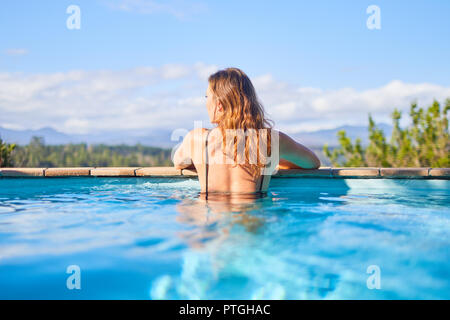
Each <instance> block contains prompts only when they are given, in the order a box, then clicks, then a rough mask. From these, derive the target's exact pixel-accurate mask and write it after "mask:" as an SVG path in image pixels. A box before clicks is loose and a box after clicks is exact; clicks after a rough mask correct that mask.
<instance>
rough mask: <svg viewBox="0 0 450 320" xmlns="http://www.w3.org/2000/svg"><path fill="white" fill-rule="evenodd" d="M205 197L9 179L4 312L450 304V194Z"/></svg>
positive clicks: (75, 181) (393, 183) (1, 287)
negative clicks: (21, 304)
mask: <svg viewBox="0 0 450 320" xmlns="http://www.w3.org/2000/svg"><path fill="white" fill-rule="evenodd" d="M199 191H200V186H199V183H198V181H197V179H196V178H195V177H191V178H184V179H180V178H143V177H137V178H136V177H132V178H117V177H67V178H1V179H0V298H1V299H416V298H417V299H450V249H449V248H450V239H449V230H450V210H449V195H450V181H449V180H422V179H321V178H300V179H297V178H278V179H272V181H271V186H270V188H269V192H268V196H267V197H266V198H264V199H256V200H251V201H247V200H242V201H241V200H233V201H228V202H224V201H222V202H221V201H216V202H214V201H212V202H211V203H208V204H205V203H204V202H203V201H202V200H201V199H199V197H198V193H199ZM69 266H77V267H79V272H78V271H77V272H78V273H77V272H74V271H73V270H74V269H73V267H71V268H69ZM75 273H77V276H78V278H77V280H76V281H78V284H80V289H77V288H75V289H73V287H72V289H69V285H68V278H69V277H71V276H72V275H75ZM72 280H73V278H72ZM73 283H75V282H73ZM374 286H375V287H374Z"/></svg>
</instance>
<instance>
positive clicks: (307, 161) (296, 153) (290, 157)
mask: <svg viewBox="0 0 450 320" xmlns="http://www.w3.org/2000/svg"><path fill="white" fill-rule="evenodd" d="M279 143H280V162H279V169H291V168H292V169H293V168H298V167H300V168H303V169H317V168H319V167H320V160H319V158H318V157H317V156H316V154H315V153H314V152H313V151H312V150H310V149H308V148H307V147H305V146H304V145H302V144H301V143H298V142H296V141H295V140H294V139H292V138H291V137H289V136H288V135H287V134H285V133H283V132H281V131H279ZM292 164H294V166H292Z"/></svg>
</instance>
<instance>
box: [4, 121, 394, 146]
mask: <svg viewBox="0 0 450 320" xmlns="http://www.w3.org/2000/svg"><path fill="white" fill-rule="evenodd" d="M377 126H378V128H380V129H382V130H383V131H384V133H385V136H386V137H390V135H391V132H392V126H391V125H389V124H384V123H380V124H377ZM339 130H345V131H346V133H347V136H348V137H350V138H351V139H352V141H354V140H355V139H356V138H357V137H359V138H361V141H362V144H363V145H367V143H368V127H367V126H351V125H344V126H340V127H336V128H334V129H326V130H317V131H313V132H298V133H295V134H290V136H292V137H293V138H295V139H296V140H297V141H299V142H300V143H302V144H304V145H306V146H308V147H315V148H317V147H320V148H321V147H322V146H323V145H324V144H325V143H328V145H329V146H330V147H333V146H337V145H338V141H337V132H338V131H339ZM171 134H172V130H154V131H150V132H147V133H144V134H143V133H142V130H126V131H124V130H122V131H119V130H116V131H108V132H102V133H98V134H65V133H62V132H59V131H56V130H55V129H53V128H51V127H44V128H41V129H38V130H12V129H6V128H2V127H0V138H1V139H3V140H4V141H6V142H7V143H16V144H19V145H25V144H28V143H29V142H30V139H31V138H32V137H33V136H39V137H43V138H44V143H45V144H47V145H55V144H67V143H86V144H88V145H91V144H100V143H103V144H107V145H118V144H128V145H135V144H137V143H140V144H142V145H146V146H153V147H161V148H171V147H173V146H174V145H175V144H177V143H178V142H176V141H171V140H170V136H171Z"/></svg>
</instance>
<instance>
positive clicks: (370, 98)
mask: <svg viewBox="0 0 450 320" xmlns="http://www.w3.org/2000/svg"><path fill="white" fill-rule="evenodd" d="M253 83H254V85H255V87H256V90H257V93H258V96H259V97H260V100H261V101H262V102H263V105H264V106H265V108H266V110H267V111H268V113H269V115H270V116H271V117H272V119H273V120H275V122H276V123H277V124H278V125H279V126H280V127H283V128H291V130H292V131H293V132H296V131H297V132H298V131H311V130H314V129H317V130H318V129H329V128H332V127H333V126H334V127H336V126H339V125H343V124H353V125H367V124H368V121H367V118H368V113H369V112H370V113H371V114H372V116H373V118H374V119H375V120H376V121H382V122H390V121H391V120H390V119H391V117H390V114H391V113H392V111H393V110H394V108H398V109H399V110H401V111H403V115H404V116H403V117H402V121H403V122H402V124H405V121H406V120H408V116H407V114H408V113H409V107H410V104H411V102H413V101H414V100H416V101H417V102H418V103H419V106H420V107H426V106H428V104H429V103H431V102H432V101H433V99H436V100H438V101H439V102H444V101H445V99H446V98H448V97H450V88H449V87H443V86H439V85H435V84H429V83H415V84H413V83H404V82H402V81H399V80H393V81H391V82H389V83H387V84H386V85H384V86H381V87H379V88H373V89H368V90H362V91H357V90H355V89H353V88H341V89H337V90H323V89H321V88H310V87H303V88H298V87H294V86H292V85H290V84H288V83H284V82H279V81H276V80H274V79H273V78H272V77H271V76H270V75H263V76H260V77H257V78H255V79H254V80H253Z"/></svg>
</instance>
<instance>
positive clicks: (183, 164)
mask: <svg viewBox="0 0 450 320" xmlns="http://www.w3.org/2000/svg"><path fill="white" fill-rule="evenodd" d="M191 132H192V131H189V132H188V134H186V136H185V137H184V139H183V142H182V143H181V145H180V146H179V147H178V149H177V150H176V151H175V153H174V155H173V159H172V161H173V164H174V166H175V169H187V168H190V167H192V166H193V163H192V157H191V145H192V144H191V139H192V134H191Z"/></svg>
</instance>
